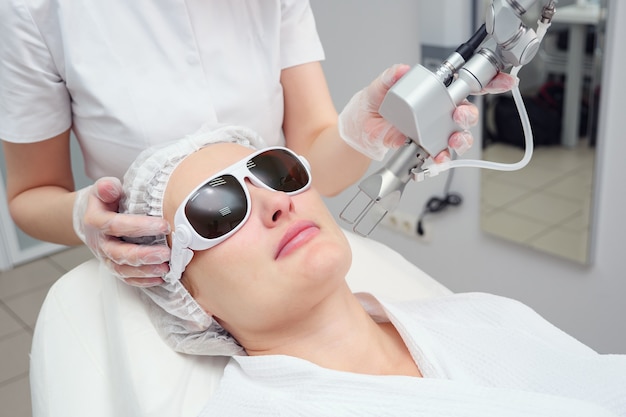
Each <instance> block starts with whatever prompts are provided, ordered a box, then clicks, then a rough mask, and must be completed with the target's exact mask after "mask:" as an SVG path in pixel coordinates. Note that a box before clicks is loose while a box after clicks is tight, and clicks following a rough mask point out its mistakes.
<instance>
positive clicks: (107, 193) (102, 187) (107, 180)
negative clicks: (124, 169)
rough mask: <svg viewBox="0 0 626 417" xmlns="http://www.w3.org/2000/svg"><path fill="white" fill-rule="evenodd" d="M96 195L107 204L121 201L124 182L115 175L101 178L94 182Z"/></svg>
mask: <svg viewBox="0 0 626 417" xmlns="http://www.w3.org/2000/svg"><path fill="white" fill-rule="evenodd" d="M94 185H95V187H94V193H95V196H96V197H97V198H98V199H99V200H100V201H102V202H103V203H105V204H111V203H117V202H119V200H120V198H121V196H122V193H123V190H122V183H121V182H120V180H119V179H118V178H115V177H102V178H99V179H98V180H97V181H96V183H95V184H94Z"/></svg>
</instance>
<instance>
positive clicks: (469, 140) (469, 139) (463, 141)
mask: <svg viewBox="0 0 626 417" xmlns="http://www.w3.org/2000/svg"><path fill="white" fill-rule="evenodd" d="M473 144H474V136H472V134H471V133H470V132H469V131H468V130H462V131H458V132H454V133H453V134H452V135H450V138H448V146H449V147H450V148H452V149H454V151H455V152H456V153H457V154H458V155H463V154H464V153H465V152H467V150H468V149H469V148H471V146H472V145H473Z"/></svg>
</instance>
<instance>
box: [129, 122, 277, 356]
mask: <svg viewBox="0 0 626 417" xmlns="http://www.w3.org/2000/svg"><path fill="white" fill-rule="evenodd" d="M223 142H231V143H238V144H240V145H243V146H247V147H250V148H253V149H262V148H264V147H266V145H265V143H264V142H263V140H262V139H261V137H260V136H259V135H258V134H257V133H255V132H254V131H252V130H250V129H247V128H243V127H238V126H223V125H222V126H214V125H213V126H211V125H205V126H203V127H202V128H201V129H200V130H199V131H198V132H196V133H194V134H192V135H189V136H186V137H184V138H182V139H178V140H175V141H172V142H169V143H166V144H164V145H158V146H154V147H151V148H148V149H146V150H145V151H143V152H142V153H140V154H139V156H138V157H137V158H136V159H135V161H134V162H133V164H132V165H131V166H130V168H129V169H128V171H126V175H124V197H123V198H122V201H121V202H120V212H122V213H129V214H140V215H147V216H158V217H162V216H163V194H164V192H165V188H166V186H167V183H168V180H169V178H170V175H171V174H172V172H173V171H174V169H176V167H177V166H178V164H179V163H180V162H181V161H183V160H184V159H185V158H186V157H187V156H189V155H191V154H192V153H194V152H196V151H198V150H200V149H202V148H204V147H205V146H207V145H211V144H215V143H223ZM128 240H129V241H132V242H134V243H139V244H147V245H167V241H166V238H165V235H161V236H148V237H143V238H138V239H134V238H133V239H128ZM139 291H141V293H142V298H143V300H144V301H145V302H146V303H147V305H148V308H149V309H150V318H151V319H152V322H153V323H154V325H155V327H156V329H157V331H158V332H159V334H160V336H161V337H162V338H163V340H164V341H165V342H166V343H167V344H168V345H169V346H170V347H171V348H172V349H174V350H176V351H178V352H182V353H188V354H195V355H227V356H230V355H238V354H245V351H244V350H243V348H242V347H241V346H240V345H239V344H238V343H237V342H236V341H235V339H233V338H232V337H231V336H230V334H229V333H228V332H227V331H226V330H224V329H223V328H222V326H220V325H219V324H218V323H217V322H216V321H215V320H214V319H213V318H212V317H211V316H210V315H208V314H207V313H206V312H205V311H204V310H203V309H202V308H201V307H200V305H199V304H198V303H197V302H196V300H195V299H194V298H193V297H192V296H191V294H189V292H188V291H187V289H186V288H185V287H184V286H183V285H182V284H181V283H180V281H179V280H178V279H175V280H168V281H166V282H165V283H163V284H161V285H158V286H154V287H149V288H141V289H140V290H139Z"/></svg>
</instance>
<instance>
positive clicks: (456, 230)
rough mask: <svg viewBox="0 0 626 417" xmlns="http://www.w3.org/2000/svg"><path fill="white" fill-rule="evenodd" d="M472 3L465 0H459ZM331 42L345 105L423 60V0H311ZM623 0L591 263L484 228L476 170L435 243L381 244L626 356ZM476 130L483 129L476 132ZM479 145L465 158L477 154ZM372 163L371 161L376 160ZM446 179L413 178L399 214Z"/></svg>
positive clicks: (614, 17)
mask: <svg viewBox="0 0 626 417" xmlns="http://www.w3.org/2000/svg"><path fill="white" fill-rule="evenodd" d="M462 1H466V0H462ZM311 4H312V6H313V10H314V12H315V14H316V18H317V23H318V30H319V32H320V36H321V37H322V42H323V43H324V46H325V49H326V55H327V59H326V62H325V63H324V68H325V70H326V75H327V77H328V82H329V86H330V88H331V92H332V93H333V97H334V99H335V103H336V106H337V108H338V109H339V110H340V109H341V108H342V107H343V106H344V105H345V103H346V102H347V101H348V100H349V98H350V97H351V96H352V94H354V93H355V92H356V91H358V90H359V89H361V88H362V87H364V86H365V85H367V84H368V83H369V82H370V81H371V80H372V79H373V78H374V77H375V76H376V75H377V74H378V73H380V72H381V71H382V70H383V69H384V68H386V67H388V66H390V65H391V64H393V63H396V62H405V63H408V64H414V63H416V62H419V61H418V60H419V43H418V27H417V23H418V13H419V11H418V10H417V9H418V2H417V1H415V0H394V1H393V2H383V1H376V0H369V1H366V0H342V1H341V2H337V1H335V0H311ZM625 19H626V2H623V1H618V0H611V1H610V4H609V28H608V30H609V37H608V38H609V40H608V45H607V48H606V54H605V56H606V62H607V64H608V65H606V66H605V73H604V78H603V84H604V86H608V88H607V87H605V88H604V90H603V93H604V94H603V97H602V103H601V106H602V114H601V120H600V124H601V127H600V132H599V138H598V161H599V163H598V164H597V170H598V173H597V176H596V178H597V184H596V191H597V210H596V226H595V251H594V253H595V255H594V260H593V264H592V265H591V266H587V267H584V266H580V265H577V264H574V263H571V262H569V261H564V260H561V259H557V258H555V257H552V256H549V255H546V254H543V253H540V252H536V251H534V250H532V249H528V248H525V247H522V246H519V245H516V244H513V243H508V242H506V241H503V240H499V239H496V238H492V237H490V236H487V235H485V234H483V233H482V232H481V230H480V225H479V205H480V172H479V171H478V170H463V171H461V170H458V171H457V172H456V173H455V178H454V182H453V185H454V186H453V189H454V190H457V191H459V192H461V193H462V195H463V197H464V202H463V205H462V206H461V207H459V208H456V209H451V210H448V212H446V213H442V214H439V215H436V216H433V217H431V218H430V225H431V227H432V232H433V236H432V240H431V242H430V243H421V242H416V241H412V240H409V239H406V238H404V237H402V236H399V235H395V234H393V233H390V232H388V231H386V230H384V229H382V228H381V227H379V228H378V229H377V230H376V231H375V232H374V235H373V238H376V239H378V240H381V241H384V242H385V243H387V244H389V245H390V246H391V247H393V248H395V249H396V250H398V251H399V252H401V253H402V254H403V255H404V256H405V257H407V258H408V259H409V260H411V261H412V262H414V263H415V264H417V265H418V266H420V267H421V268H422V269H424V270H425V271H426V272H428V273H429V274H431V275H432V276H433V277H435V278H436V279H438V280H439V281H440V282H442V283H443V284H444V285H446V286H448V287H449V288H451V289H452V290H454V291H457V292H459V291H486V292H491V293H495V294H501V295H505V296H509V297H512V298H516V299H518V300H521V301H523V302H525V303H526V304H528V305H530V306H532V307H533V308H535V309H536V310H537V311H538V312H539V313H540V314H542V315H543V316H544V317H546V318H547V319H548V320H550V321H551V322H553V323H554V324H556V325H557V326H558V327H560V328H562V329H563V330H565V331H566V332H568V333H570V334H571V335H573V336H575V337H576V338H578V339H579V340H581V341H582V342H584V343H586V344H587V345H589V346H591V347H593V348H595V349H596V350H598V351H600V352H607V353H608V352H612V353H626V302H624V300H625V298H626V272H625V271H624V266H623V262H622V259H623V258H621V257H622V256H624V257H625V258H626V245H625V244H624V239H626V221H625V220H624V217H625V216H626V215H625V214H624V207H626V193H624V183H625V182H626V173H625V172H624V170H623V169H622V168H623V166H624V165H623V163H622V160H623V159H624V158H625V156H624V155H626V140H624V139H623V136H624V135H623V131H624V124H623V123H622V120H621V119H620V117H621V118H623V116H622V114H621V113H622V112H621V110H620V108H621V107H622V106H623V104H622V103H623V97H626V91H625V83H624V81H623V79H622V72H623V71H622V70H621V69H622V68H621V67H620V64H625V65H626V48H624V47H623V44H621V39H624V37H625V36H626V27H624V25H616V24H615V23H616V22H618V21H624V20H625ZM475 134H476V137H479V132H476V133H475ZM479 148H480V146H474V148H473V149H472V150H471V152H470V153H469V155H467V157H469V158H475V157H480V149H479ZM374 168H375V166H374ZM444 180H445V178H444V177H443V176H442V177H441V178H435V179H433V180H429V181H428V182H424V183H420V184H415V183H410V184H409V185H408V187H407V193H406V195H405V197H404V198H403V201H402V203H401V207H400V208H401V209H402V210H403V211H409V210H413V212H415V213H418V212H419V211H420V210H421V208H422V206H423V204H424V202H425V200H426V199H427V198H429V197H430V196H431V195H432V194H437V193H439V192H440V191H441V190H442V188H443V184H444ZM355 192H356V188H354V187H353V188H351V189H350V190H348V191H347V192H345V193H343V194H342V195H340V196H339V197H337V198H335V199H333V200H332V201H329V205H330V206H331V209H332V210H333V212H336V213H338V212H339V211H340V209H341V208H342V207H343V206H344V205H345V204H346V202H347V201H348V200H349V198H351V197H352V195H353V194H354V193H355Z"/></svg>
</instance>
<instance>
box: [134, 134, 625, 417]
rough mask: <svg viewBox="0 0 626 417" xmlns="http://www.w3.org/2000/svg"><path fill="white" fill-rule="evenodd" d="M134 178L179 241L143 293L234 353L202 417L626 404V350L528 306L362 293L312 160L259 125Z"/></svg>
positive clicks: (196, 347)
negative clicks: (349, 279)
mask: <svg viewBox="0 0 626 417" xmlns="http://www.w3.org/2000/svg"><path fill="white" fill-rule="evenodd" d="M255 149H260V150H255ZM124 187H125V192H126V196H127V198H126V199H125V201H124V202H123V203H122V208H123V210H124V211H126V212H129V213H136V214H144V215H150V216H163V217H164V218H165V219H166V220H168V221H169V222H170V224H171V230H172V231H173V232H172V234H171V235H169V236H161V237H156V238H155V242H154V243H156V244H168V245H170V247H171V248H172V259H171V262H170V272H169V273H168V275H167V276H166V277H165V281H166V282H165V283H164V284H162V285H160V286H156V287H151V288H144V289H142V291H143V294H145V295H146V296H147V297H145V298H146V301H147V302H148V303H150V304H151V305H152V307H151V308H152V310H153V311H151V314H152V317H153V321H154V323H155V325H156V327H157V328H158V331H159V333H160V334H161V336H162V337H163V338H164V340H165V341H166V342H167V343H168V344H169V345H170V346H171V347H172V348H173V349H175V350H177V351H179V352H183V353H188V354H194V355H228V356H231V357H232V358H231V360H230V362H229V363H228V365H227V366H226V369H225V371H224V376H223V378H222V380H221V384H220V387H219V388H218V389H217V390H216V392H215V393H214V394H213V395H212V396H211V397H210V398H207V403H206V406H205V408H204V410H203V411H202V413H201V415H202V416H246V415H250V416H265V415H268V416H269V415H272V416H276V415H285V416H318V415H333V416H339V415H358V416H364V415H371V416H431V417H433V416H481V417H485V416H498V417H504V416H550V417H555V416H568V417H572V416H593V417H601V416H626V356H623V355H600V354H597V353H596V352H594V351H593V350H592V349H590V348H588V347H587V346H585V345H583V344H581V343H579V342H578V341H576V340H575V339H573V338H572V337H570V336H568V335H567V334H565V333H563V332H562V331H560V330H559V329H557V328H555V327H554V326H552V325H551V324H549V323H548V322H546V321H545V320H544V319H542V318H541V317H540V316H538V315H537V314H536V313H534V312H533V311H532V310H531V309H530V308H528V307H526V306H524V305H523V304H520V303H519V302H516V301H513V300H510V299H507V298H503V297H498V296H494V295H489V294H482V293H468V294H454V295H449V296H442V297H436V298H431V299H426V300H419V301H415V302H403V303H390V302H385V301H384V300H379V299H376V298H375V297H374V296H372V295H370V294H353V293H352V292H351V291H350V289H349V287H348V285H347V283H346V281H345V276H346V274H347V272H348V270H349V268H350V265H351V252H350V246H349V244H348V242H347V240H346V238H345V236H344V234H343V232H342V230H341V229H340V228H339V226H338V225H337V224H336V222H335V221H334V219H333V217H332V215H331V214H330V213H329V212H328V211H327V209H326V207H325V205H324V203H323V201H322V199H321V198H320V196H319V194H318V193H317V192H316V191H315V188H314V187H313V186H312V185H311V172H310V171H309V168H308V166H307V163H306V161H305V160H303V159H302V158H300V157H299V156H298V155H296V154H294V153H293V152H291V151H290V150H288V149H285V148H265V147H264V145H263V143H262V141H261V139H260V138H259V137H258V136H256V135H255V134H254V133H253V132H251V131H249V130H247V129H244V128H239V127H228V126H224V127H220V128H217V129H215V130H212V131H208V130H205V132H204V133H202V132H201V133H197V134H195V135H192V136H189V137H186V138H184V139H181V140H178V141H176V142H173V143H172V144H170V145H168V146H164V147H163V146H161V147H158V148H156V149H155V148H153V149H149V150H147V151H145V152H144V153H142V154H141V155H140V156H139V157H138V159H137V161H135V163H134V164H133V166H131V168H130V169H129V171H128V173H127V175H126V177H125V184H124Z"/></svg>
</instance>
